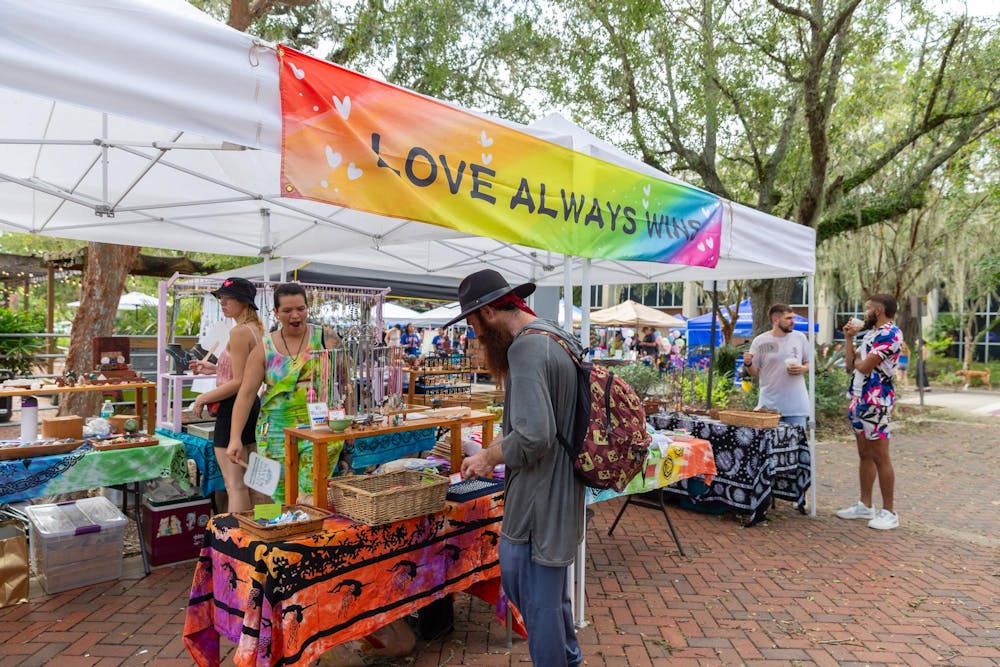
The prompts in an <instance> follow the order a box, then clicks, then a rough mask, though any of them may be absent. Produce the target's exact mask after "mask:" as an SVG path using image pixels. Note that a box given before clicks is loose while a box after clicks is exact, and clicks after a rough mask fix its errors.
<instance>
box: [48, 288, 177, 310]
mask: <svg viewBox="0 0 1000 667" xmlns="http://www.w3.org/2000/svg"><path fill="white" fill-rule="evenodd" d="M159 304H160V300H159V299H157V298H156V297H155V296H149V295H148V294H143V293H142V292H127V293H125V294H122V298H120V299H118V310H129V309H132V308H156V307H157V306H158V305H159ZM66 305H67V306H69V307H70V308H79V307H80V302H79V301H70V302H69V303H67V304H66Z"/></svg>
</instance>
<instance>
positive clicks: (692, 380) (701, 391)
mask: <svg viewBox="0 0 1000 667" xmlns="http://www.w3.org/2000/svg"><path fill="white" fill-rule="evenodd" d="M677 381H678V382H679V383H680V387H681V400H682V403H683V404H684V405H688V406H691V407H694V408H703V407H705V406H707V405H708V371H692V372H690V373H684V374H683V375H682V376H680V377H679V378H678V380H677ZM732 393H733V380H732V378H731V377H730V376H728V375H718V374H716V375H714V376H713V377H712V407H713V408H727V407H729V399H730V396H731V395H732Z"/></svg>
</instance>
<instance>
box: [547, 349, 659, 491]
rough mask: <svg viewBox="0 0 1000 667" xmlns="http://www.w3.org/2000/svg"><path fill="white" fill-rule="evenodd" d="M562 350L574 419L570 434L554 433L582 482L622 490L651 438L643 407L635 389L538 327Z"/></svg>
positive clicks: (642, 460)
mask: <svg viewBox="0 0 1000 667" xmlns="http://www.w3.org/2000/svg"><path fill="white" fill-rule="evenodd" d="M534 331H535V332H537V333H541V334H545V335H547V336H548V337H549V338H551V339H552V340H554V341H556V342H557V343H559V345H560V346H561V347H562V348H563V349H564V350H566V353H567V354H569V356H570V357H571V358H572V359H573V362H574V363H575V364H576V368H577V400H576V419H575V423H574V426H573V434H572V437H571V438H566V437H565V436H563V434H561V433H558V434H557V437H558V439H559V443H560V444H561V445H562V446H563V448H564V449H565V450H566V452H567V453H568V454H569V455H570V458H571V459H572V460H573V468H574V471H575V472H576V475H577V477H579V478H580V479H581V480H582V481H583V482H584V484H586V485H587V486H589V487H591V488H593V489H614V490H615V491H618V492H621V491H624V490H625V487H626V486H628V483H629V482H630V481H631V480H632V478H633V477H635V476H636V475H638V474H639V473H641V472H642V470H643V465H644V463H645V461H646V455H647V453H648V451H649V443H650V442H651V441H652V438H651V437H650V435H649V433H647V432H646V412H645V410H644V409H643V406H642V401H641V400H639V396H638V394H636V393H635V390H634V389H632V387H631V386H630V385H629V384H628V383H627V382H625V380H623V379H622V378H620V377H618V376H617V375H615V374H614V372H613V371H611V370H610V369H608V368H607V367H605V366H600V365H597V364H591V363H589V362H584V361H582V360H581V359H579V358H578V357H577V356H576V354H574V353H573V351H572V350H571V349H570V347H569V345H567V344H566V341H564V340H563V339H562V338H561V337H560V336H559V335H558V334H554V333H552V332H550V331H545V330H542V329H535V330H534Z"/></svg>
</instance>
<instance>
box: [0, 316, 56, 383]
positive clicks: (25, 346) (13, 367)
mask: <svg viewBox="0 0 1000 667" xmlns="http://www.w3.org/2000/svg"><path fill="white" fill-rule="evenodd" d="M43 331H45V324H44V322H43V320H42V317H41V315H38V314H34V313H23V312H14V311H12V310H10V309H8V308H0V333H5V334H23V333H41V332H43ZM44 346H45V342H44V339H43V338H40V337H37V336H19V337H16V338H15V337H11V338H7V337H4V338H0V369H7V370H9V371H11V372H13V373H14V374H15V375H30V374H31V373H32V372H34V370H35V366H37V365H38V363H39V362H38V360H36V359H35V355H36V354H40V353H41V351H42V348H43V347H44Z"/></svg>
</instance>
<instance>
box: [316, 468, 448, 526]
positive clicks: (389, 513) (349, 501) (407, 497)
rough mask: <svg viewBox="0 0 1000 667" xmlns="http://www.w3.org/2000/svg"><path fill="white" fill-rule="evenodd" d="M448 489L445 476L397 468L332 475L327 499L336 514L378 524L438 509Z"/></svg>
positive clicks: (370, 523)
mask: <svg viewBox="0 0 1000 667" xmlns="http://www.w3.org/2000/svg"><path fill="white" fill-rule="evenodd" d="M428 480H429V481H428ZM447 493H448V478H447V477H442V476H441V475H434V474H432V473H424V472H414V471H412V470H400V471H397V472H390V473H386V474H384V475H358V476H357V477H344V478H341V479H331V480H330V487H329V500H330V506H331V507H333V508H334V512H336V513H337V514H340V515H343V516H346V517H347V518H349V519H353V520H354V521H358V522H361V523H365V524H368V525H369V526H380V525H382V524H383V523H391V522H393V521H402V520H403V519H409V518H412V517H415V516H420V515H421V514H433V513H434V512H440V511H441V510H443V509H444V501H445V495H446V494H447Z"/></svg>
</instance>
